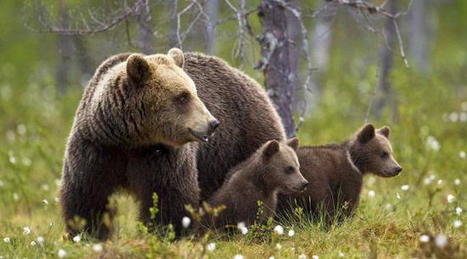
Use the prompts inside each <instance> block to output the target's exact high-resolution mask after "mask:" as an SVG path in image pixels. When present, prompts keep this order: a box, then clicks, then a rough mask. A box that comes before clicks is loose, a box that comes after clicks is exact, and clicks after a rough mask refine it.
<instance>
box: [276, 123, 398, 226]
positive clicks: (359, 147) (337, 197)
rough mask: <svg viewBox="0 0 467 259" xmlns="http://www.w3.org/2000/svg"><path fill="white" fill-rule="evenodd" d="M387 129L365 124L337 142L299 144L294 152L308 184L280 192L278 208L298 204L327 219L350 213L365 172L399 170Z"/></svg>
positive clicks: (386, 173) (381, 173)
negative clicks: (296, 190)
mask: <svg viewBox="0 0 467 259" xmlns="http://www.w3.org/2000/svg"><path fill="white" fill-rule="evenodd" d="M389 132H390V130H389V128H388V127H383V128H381V129H379V130H375V128H374V126H373V125H372V124H367V125H365V126H364V127H363V128H362V129H360V130H359V131H358V132H357V134H355V136H354V137H352V138H351V139H350V140H348V141H345V142H343V143H341V144H331V145H325V146H317V147H301V148H300V149H299V150H298V151H297V156H298V159H299V161H300V165H301V172H302V174H303V176H304V177H305V178H306V179H307V180H308V181H309V182H310V184H309V186H308V188H307V190H306V191H305V192H304V193H301V194H297V195H280V197H279V204H278V211H280V212H281V213H285V212H290V209H293V208H295V207H302V208H303V209H304V210H305V213H307V214H309V215H312V216H318V215H320V214H321V213H323V212H324V215H325V216H327V219H328V220H331V221H332V220H334V217H335V216H339V215H340V216H339V217H338V219H341V218H342V217H341V216H349V215H351V214H352V212H353V211H354V210H355V208H356V206H357V205H358V202H359V196H360V190H361V188H362V181H363V176H364V175H365V174H367V173H373V174H375V175H379V176H383V177H392V176H396V175H398V174H399V173H400V172H401V171H402V167H400V165H399V164H398V163H397V162H396V160H395V159H394V157H393V153H392V148H391V144H390V143H389V139H388V137H389ZM337 210H338V211H339V215H337V214H336V211H337Z"/></svg>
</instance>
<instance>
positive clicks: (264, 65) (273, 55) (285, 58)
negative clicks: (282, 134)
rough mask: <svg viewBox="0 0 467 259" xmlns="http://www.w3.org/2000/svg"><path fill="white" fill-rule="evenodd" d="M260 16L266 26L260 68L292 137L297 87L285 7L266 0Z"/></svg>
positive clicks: (271, 0)
mask: <svg viewBox="0 0 467 259" xmlns="http://www.w3.org/2000/svg"><path fill="white" fill-rule="evenodd" d="M258 16H259V18H260V20H261V24H262V27H263V33H262V35H261V36H260V37H259V42H260V45H261V53H262V58H261V61H260V64H259V65H258V68H260V69H262V70H263V71H264V82H265V85H266V88H267V91H268V95H269V97H270V98H271V100H272V101H273V103H274V105H275V106H276V110H277V112H278V113H279V116H280V117H281V119H282V123H283V125H284V128H285V131H286V133H287V136H288V137H293V136H295V125H294V120H293V104H294V98H295V94H296V91H295V87H294V84H293V81H292V78H293V75H291V64H290V53H289V41H290V39H289V36H288V34H287V16H286V9H285V8H284V7H283V6H282V5H281V4H280V3H278V2H277V1H274V0H263V1H261V4H260V6H259V10H258Z"/></svg>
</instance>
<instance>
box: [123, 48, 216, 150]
mask: <svg viewBox="0 0 467 259" xmlns="http://www.w3.org/2000/svg"><path fill="white" fill-rule="evenodd" d="M184 62H185V58H184V55H183V52H182V51H181V50H180V49H177V48H173V49H171V50H170V51H169V52H168V54H167V55H162V54H155V55H149V56H143V55H141V54H132V55H130V56H129V57H128V59H127V62H126V73H127V78H128V83H129V86H130V87H131V88H133V90H134V92H136V94H135V95H134V96H136V98H135V99H134V102H136V107H138V109H140V113H141V114H143V115H141V117H143V119H142V121H141V124H143V125H141V128H142V130H143V131H144V132H146V134H145V135H147V139H148V140H149V141H151V142H159V143H163V144H167V145H171V146H181V145H183V144H185V143H187V142H190V141H203V142H206V141H208V138H209V136H210V135H211V134H212V133H213V132H214V130H215V129H216V127H217V126H218V125H219V122H218V121H217V120H216V118H214V117H213V116H212V115H211V113H210V112H209V111H208V109H207V108H206V106H205V105H204V103H203V102H202V101H201V100H200V98H199V97H198V94H197V91H196V86H195V84H194V82H193V80H192V79H191V78H190V77H189V76H188V75H187V74H186V73H185V72H184V71H183V65H184Z"/></svg>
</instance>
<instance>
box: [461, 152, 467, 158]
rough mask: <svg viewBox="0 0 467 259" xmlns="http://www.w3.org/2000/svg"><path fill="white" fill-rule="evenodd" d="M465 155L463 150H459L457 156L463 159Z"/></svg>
mask: <svg viewBox="0 0 467 259" xmlns="http://www.w3.org/2000/svg"><path fill="white" fill-rule="evenodd" d="M466 156H467V155H466V154H465V151H464V150H462V151H461V152H459V157H460V158H461V159H465V157H466Z"/></svg>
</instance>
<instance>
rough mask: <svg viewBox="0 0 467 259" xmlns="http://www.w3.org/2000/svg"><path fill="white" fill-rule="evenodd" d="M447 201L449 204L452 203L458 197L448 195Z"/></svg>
mask: <svg viewBox="0 0 467 259" xmlns="http://www.w3.org/2000/svg"><path fill="white" fill-rule="evenodd" d="M446 199H447V200H448V203H452V202H453V201H454V200H455V199H456V197H454V195H452V194H448V196H447V197H446Z"/></svg>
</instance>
